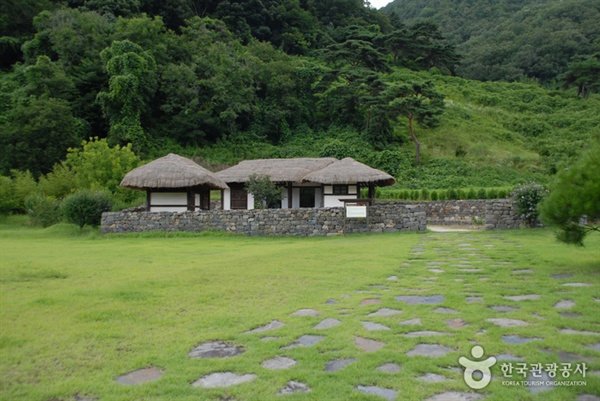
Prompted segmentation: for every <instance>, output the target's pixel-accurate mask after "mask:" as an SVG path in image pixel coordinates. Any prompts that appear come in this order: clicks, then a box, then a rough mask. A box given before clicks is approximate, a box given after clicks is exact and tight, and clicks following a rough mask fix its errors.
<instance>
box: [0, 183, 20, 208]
mask: <svg viewBox="0 0 600 401" xmlns="http://www.w3.org/2000/svg"><path fill="white" fill-rule="evenodd" d="M18 207H19V201H18V199H17V197H16V196H15V190H14V185H13V182H12V180H11V179H10V177H4V176H0V214H8V213H10V212H12V211H13V210H16V209H17V208H18Z"/></svg>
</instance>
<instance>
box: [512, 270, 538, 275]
mask: <svg viewBox="0 0 600 401" xmlns="http://www.w3.org/2000/svg"><path fill="white" fill-rule="evenodd" d="M512 272H513V273H514V274H523V273H533V270H531V269H520V270H513V271H512Z"/></svg>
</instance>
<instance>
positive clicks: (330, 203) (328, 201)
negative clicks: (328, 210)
mask: <svg viewBox="0 0 600 401" xmlns="http://www.w3.org/2000/svg"><path fill="white" fill-rule="evenodd" d="M340 199H356V195H325V206H324V207H343V206H344V202H342V201H340Z"/></svg>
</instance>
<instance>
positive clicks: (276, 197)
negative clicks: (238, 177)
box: [246, 174, 283, 209]
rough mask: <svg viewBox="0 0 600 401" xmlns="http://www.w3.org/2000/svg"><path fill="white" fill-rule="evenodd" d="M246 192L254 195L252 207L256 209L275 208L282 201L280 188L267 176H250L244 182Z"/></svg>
mask: <svg viewBox="0 0 600 401" xmlns="http://www.w3.org/2000/svg"><path fill="white" fill-rule="evenodd" d="M246 190H247V191H248V192H249V193H251V194H252V195H254V207H255V208H257V209H267V208H270V207H276V205H277V203H278V202H281V200H282V199H283V192H281V188H279V187H277V185H276V184H275V183H274V182H272V181H271V178H270V177H269V176H268V175H258V174H252V175H251V176H250V179H249V180H248V182H246Z"/></svg>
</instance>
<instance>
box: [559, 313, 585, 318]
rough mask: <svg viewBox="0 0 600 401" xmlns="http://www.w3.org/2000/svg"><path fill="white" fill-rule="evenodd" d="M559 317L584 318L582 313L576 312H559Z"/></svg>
mask: <svg viewBox="0 0 600 401" xmlns="http://www.w3.org/2000/svg"><path fill="white" fill-rule="evenodd" d="M558 314H559V315H561V316H562V317H581V316H583V315H582V314H581V313H576V312H559V313H558Z"/></svg>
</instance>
